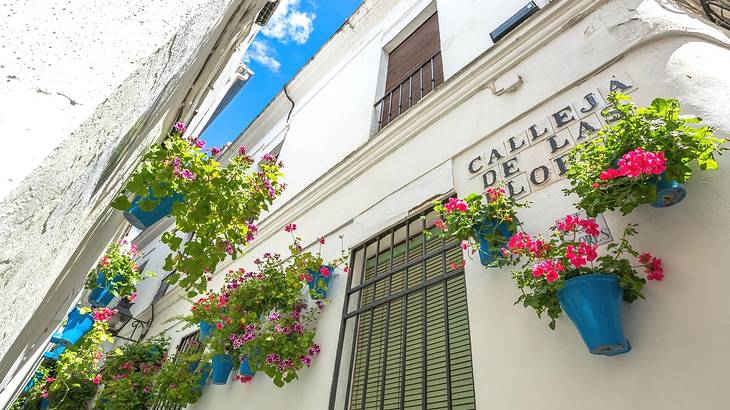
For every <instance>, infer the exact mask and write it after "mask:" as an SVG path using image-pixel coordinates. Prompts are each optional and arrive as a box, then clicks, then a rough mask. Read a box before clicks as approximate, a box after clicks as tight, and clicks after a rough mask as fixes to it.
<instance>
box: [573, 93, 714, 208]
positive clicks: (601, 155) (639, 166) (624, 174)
mask: <svg viewBox="0 0 730 410" xmlns="http://www.w3.org/2000/svg"><path fill="white" fill-rule="evenodd" d="M608 101H609V104H610V105H609V107H607V109H609V110H611V111H613V112H616V113H617V116H616V117H617V120H616V121H615V122H613V123H612V124H611V125H610V126H607V127H605V128H603V129H601V130H600V131H599V132H598V133H597V134H596V137H597V138H594V139H592V140H590V141H586V142H583V143H581V144H577V145H576V146H575V147H573V148H572V149H571V150H570V153H569V155H568V158H567V162H568V163H570V164H571V165H570V168H569V169H568V171H567V173H566V175H565V176H566V177H567V179H568V181H569V182H570V185H571V186H570V188H568V189H565V190H564V192H565V193H567V194H576V195H577V196H578V198H579V201H578V203H577V204H576V205H577V206H578V207H579V208H581V209H583V210H585V211H586V213H587V214H588V216H591V217H595V216H597V215H598V214H600V213H604V212H606V211H607V210H618V211H621V213H622V214H624V215H627V214H629V213H630V212H631V211H633V210H634V208H636V207H637V206H639V205H641V204H651V205H652V206H654V207H658V208H663V207H667V206H671V205H674V204H676V203H678V202H679V201H681V200H682V199H683V198H684V197H685V196H686V192H685V191H684V189H682V187H681V185H679V183H685V182H687V181H688V180H689V179H690V178H691V177H692V174H693V169H692V168H694V167H692V165H693V164H696V165H697V168H699V169H700V170H702V171H705V170H713V169H717V168H718V163H717V161H716V160H715V155H718V154H720V153H721V151H722V150H723V149H724V147H723V144H725V143H726V141H725V140H724V139H722V138H717V137H715V136H714V135H713V132H714V129H713V128H712V127H709V126H706V125H704V124H702V120H701V119H700V118H697V117H690V116H685V115H681V110H680V106H679V101H678V100H676V99H664V98H657V99H655V100H654V101H652V102H651V104H650V105H649V106H648V107H637V106H636V105H635V104H633V103H631V102H630V99H629V97H628V96H625V95H622V94H618V93H611V94H609V96H608ZM680 141H681V143H678V142H680ZM673 180H674V181H673ZM655 186H656V197H654V193H655V191H654V187H655Z"/></svg>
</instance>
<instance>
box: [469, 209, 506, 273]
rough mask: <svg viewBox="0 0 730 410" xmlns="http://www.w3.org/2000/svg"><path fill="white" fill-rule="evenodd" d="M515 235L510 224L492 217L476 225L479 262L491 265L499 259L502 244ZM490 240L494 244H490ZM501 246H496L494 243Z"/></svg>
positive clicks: (475, 234) (475, 232)
mask: <svg viewBox="0 0 730 410" xmlns="http://www.w3.org/2000/svg"><path fill="white" fill-rule="evenodd" d="M512 235H514V232H513V231H512V230H511V229H510V226H509V224H506V223H504V222H498V221H494V220H491V219H488V220H486V221H483V222H482V223H481V224H479V225H475V226H474V238H475V239H477V240H478V241H479V262H481V263H482V265H484V266H489V264H491V263H492V262H494V261H495V260H497V258H498V257H499V256H500V254H501V252H502V249H501V248H502V246H503V245H506V244H507V242H509V239H510V238H511V237H512ZM490 240H491V241H492V245H490V243H489V242H490ZM497 244H498V245H499V246H494V245H497Z"/></svg>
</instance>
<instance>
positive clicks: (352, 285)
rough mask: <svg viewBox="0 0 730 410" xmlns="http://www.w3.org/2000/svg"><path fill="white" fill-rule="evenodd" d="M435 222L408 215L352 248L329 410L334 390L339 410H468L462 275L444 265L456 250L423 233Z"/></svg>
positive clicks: (470, 395)
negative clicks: (342, 405)
mask: <svg viewBox="0 0 730 410" xmlns="http://www.w3.org/2000/svg"><path fill="white" fill-rule="evenodd" d="M435 218H436V215H435V214H433V212H424V213H422V214H418V215H414V216H412V217H410V218H409V219H408V220H406V221H403V222H402V223H400V224H398V225H396V226H394V227H392V228H390V229H388V230H387V231H385V232H382V233H381V234H380V235H378V236H376V237H375V238H372V239H370V240H368V241H366V242H365V243H364V244H362V245H361V246H359V247H357V248H355V249H353V257H352V264H351V266H352V276H351V277H349V279H348V286H347V293H346V300H345V307H344V309H343V326H342V330H341V333H340V345H339V346H338V351H339V354H338V362H337V363H336V373H335V374H336V380H334V381H333V387H334V388H333V391H332V394H331V403H330V408H331V409H333V408H335V401H336V400H335V399H336V397H337V394H342V393H344V394H345V395H346V399H345V403H346V405H345V408H347V409H474V408H475V407H476V405H475V400H474V381H473V375H472V363H471V345H470V339H469V318H468V314H467V301H466V287H465V282H464V271H463V269H462V268H458V269H456V270H452V269H451V268H450V265H451V262H453V261H454V260H458V259H460V258H461V248H460V246H459V243H458V242H457V241H448V240H442V239H440V238H437V237H435V236H432V237H429V236H428V235H424V231H426V230H432V231H433V230H434V229H435V228H434V227H433V220H434V219H435ZM346 345H347V346H346ZM338 377H339V378H343V377H344V378H347V383H346V384H343V383H342V381H341V380H337V378H338ZM338 385H339V386H341V387H345V388H346V392H340V393H336V390H337V386H338Z"/></svg>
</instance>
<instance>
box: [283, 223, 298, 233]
mask: <svg viewBox="0 0 730 410" xmlns="http://www.w3.org/2000/svg"><path fill="white" fill-rule="evenodd" d="M284 230H285V231H286V232H294V231H296V230H297V225H296V224H286V226H285V227H284Z"/></svg>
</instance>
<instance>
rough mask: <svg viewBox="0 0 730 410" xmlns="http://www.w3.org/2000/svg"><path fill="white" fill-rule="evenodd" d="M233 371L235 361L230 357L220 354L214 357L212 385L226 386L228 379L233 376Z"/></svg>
mask: <svg viewBox="0 0 730 410" xmlns="http://www.w3.org/2000/svg"><path fill="white" fill-rule="evenodd" d="M231 370H233V359H231V356H230V355H227V354H219V355H215V356H213V371H212V375H211V378H210V380H211V383H212V384H218V385H221V384H226V383H228V377H229V376H230V375H231Z"/></svg>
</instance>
